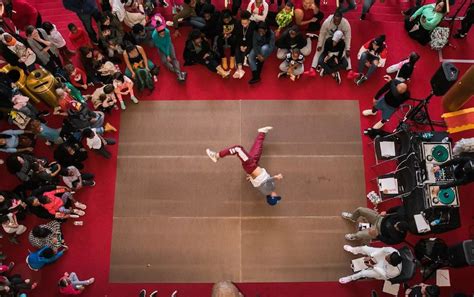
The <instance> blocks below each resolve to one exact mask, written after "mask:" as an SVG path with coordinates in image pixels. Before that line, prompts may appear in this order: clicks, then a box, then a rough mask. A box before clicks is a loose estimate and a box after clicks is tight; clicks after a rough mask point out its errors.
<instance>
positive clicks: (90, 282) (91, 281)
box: [87, 277, 95, 285]
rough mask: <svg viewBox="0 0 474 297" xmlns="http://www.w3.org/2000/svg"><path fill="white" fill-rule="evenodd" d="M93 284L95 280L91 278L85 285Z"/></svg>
mask: <svg viewBox="0 0 474 297" xmlns="http://www.w3.org/2000/svg"><path fill="white" fill-rule="evenodd" d="M94 282H95V278H93V277H91V278H90V279H88V280H87V285H92V284H93V283H94Z"/></svg>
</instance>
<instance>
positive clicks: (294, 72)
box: [278, 48, 304, 81]
mask: <svg viewBox="0 0 474 297" xmlns="http://www.w3.org/2000/svg"><path fill="white" fill-rule="evenodd" d="M303 62H304V56H303V54H302V53H301V52H300V50H299V49H298V48H293V49H292V50H291V51H290V52H289V53H287V54H286V59H285V60H284V61H283V62H281V64H280V71H281V72H280V73H278V78H280V77H289V78H290V79H291V80H292V81H295V80H296V79H297V78H299V77H300V75H301V74H303V72H304V65H303Z"/></svg>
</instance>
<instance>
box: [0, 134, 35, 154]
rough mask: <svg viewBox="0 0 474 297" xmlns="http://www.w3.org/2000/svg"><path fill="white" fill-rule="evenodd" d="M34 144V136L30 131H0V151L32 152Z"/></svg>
mask: <svg viewBox="0 0 474 297" xmlns="http://www.w3.org/2000/svg"><path fill="white" fill-rule="evenodd" d="M34 146H35V136H34V134H33V133H32V132H31V131H25V130H5V131H2V132H0V152H5V153H20V152H32V151H33V149H34Z"/></svg>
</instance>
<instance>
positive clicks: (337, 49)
mask: <svg viewBox="0 0 474 297" xmlns="http://www.w3.org/2000/svg"><path fill="white" fill-rule="evenodd" d="M343 35H344V34H343V33H342V31H339V30H337V31H336V32H334V35H333V36H332V38H328V39H327V40H326V42H325V43H324V49H323V51H322V54H321V56H320V57H319V64H318V65H319V66H321V67H320V71H319V75H321V76H324V75H325V74H331V76H332V77H333V78H334V79H335V80H336V82H337V83H338V84H341V81H342V80H341V74H340V73H339V71H340V70H342V69H346V68H347V59H346V55H345V53H344V51H345V48H346V44H345V42H344V40H343V37H344V36H343ZM313 73H314V72H313Z"/></svg>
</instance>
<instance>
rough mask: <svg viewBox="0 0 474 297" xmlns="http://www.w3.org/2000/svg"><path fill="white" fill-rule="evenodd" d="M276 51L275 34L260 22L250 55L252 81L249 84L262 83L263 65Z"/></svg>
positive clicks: (254, 35)
mask: <svg viewBox="0 0 474 297" xmlns="http://www.w3.org/2000/svg"><path fill="white" fill-rule="evenodd" d="M274 50H275V34H274V33H273V31H272V30H271V29H270V28H268V25H267V24H266V23H265V22H260V23H259V24H258V27H257V32H255V34H253V46H252V50H251V51H250V54H249V64H250V69H251V70H252V79H251V80H250V81H249V84H255V83H257V82H259V81H260V74H261V73H262V69H263V64H264V63H265V60H266V59H267V58H268V57H269V56H270V54H271V53H272V52H273V51H274Z"/></svg>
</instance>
